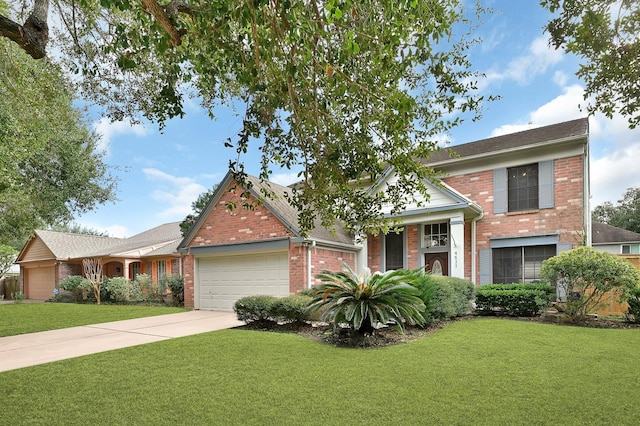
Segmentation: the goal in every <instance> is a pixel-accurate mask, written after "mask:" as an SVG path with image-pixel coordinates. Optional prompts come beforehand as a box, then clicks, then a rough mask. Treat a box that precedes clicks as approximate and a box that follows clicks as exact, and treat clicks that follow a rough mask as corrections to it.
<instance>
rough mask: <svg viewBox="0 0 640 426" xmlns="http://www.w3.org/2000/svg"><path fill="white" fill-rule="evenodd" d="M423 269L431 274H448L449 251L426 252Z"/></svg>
mask: <svg viewBox="0 0 640 426" xmlns="http://www.w3.org/2000/svg"><path fill="white" fill-rule="evenodd" d="M424 270H425V272H430V273H432V274H433V275H449V253H446V252H444V253H426V254H425V255H424Z"/></svg>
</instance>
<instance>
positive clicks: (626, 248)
mask: <svg viewBox="0 0 640 426" xmlns="http://www.w3.org/2000/svg"><path fill="white" fill-rule="evenodd" d="M622 254H640V244H623V245H622Z"/></svg>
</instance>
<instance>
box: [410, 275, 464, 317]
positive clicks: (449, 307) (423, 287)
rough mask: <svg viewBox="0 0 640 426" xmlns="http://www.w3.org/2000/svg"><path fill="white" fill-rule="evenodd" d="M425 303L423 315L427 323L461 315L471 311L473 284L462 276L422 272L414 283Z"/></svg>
mask: <svg viewBox="0 0 640 426" xmlns="http://www.w3.org/2000/svg"><path fill="white" fill-rule="evenodd" d="M414 286H416V287H417V288H418V290H419V292H420V298H421V299H422V301H423V302H424V304H425V311H424V317H425V319H426V320H427V321H428V322H429V323H435V322H438V321H442V320H445V319H450V318H456V317H461V316H464V315H467V314H468V313H469V311H471V300H473V296H474V285H473V283H472V282H471V281H467V280H464V279H462V278H455V277H445V276H439V275H431V274H422V276H421V278H420V279H419V280H417V281H416V282H415V283H414Z"/></svg>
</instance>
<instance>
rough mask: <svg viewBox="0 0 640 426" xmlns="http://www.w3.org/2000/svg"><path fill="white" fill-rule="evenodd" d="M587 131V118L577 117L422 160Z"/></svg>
mask: <svg viewBox="0 0 640 426" xmlns="http://www.w3.org/2000/svg"><path fill="white" fill-rule="evenodd" d="M588 133H589V120H588V119H587V118H579V119H577V120H572V121H566V122H564V123H558V124H552V125H550V126H544V127H538V128H535V129H531V130H524V131H521V132H516V133H510V134H508V135H502V136H496V137H493V138H488V139H481V140H478V141H475V142H469V143H465V144H460V145H454V146H452V147H451V150H452V151H454V152H455V154H453V155H452V154H451V153H450V152H449V149H442V150H440V151H438V152H434V153H433V154H432V155H431V156H430V157H429V158H427V159H425V160H423V161H424V162H425V163H426V164H432V163H440V162H443V161H447V160H453V159H456V158H467V157H475V156H479V155H486V154H489V153H495V152H499V151H509V150H514V149H518V148H523V147H527V146H531V145H537V144H546V143H550V142H554V141H560V140H563V139H570V138H576V137H580V136H584V137H586V136H587V135H588Z"/></svg>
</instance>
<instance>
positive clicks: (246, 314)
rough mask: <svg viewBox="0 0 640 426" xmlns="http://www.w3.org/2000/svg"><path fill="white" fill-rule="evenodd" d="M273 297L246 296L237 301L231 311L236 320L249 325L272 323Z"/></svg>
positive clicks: (274, 300)
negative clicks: (236, 317) (234, 314)
mask: <svg viewBox="0 0 640 426" xmlns="http://www.w3.org/2000/svg"><path fill="white" fill-rule="evenodd" d="M275 302H276V298H275V297H274V296H263V295H261V296H246V297H243V298H241V299H238V300H237V301H236V303H234V305H233V311H234V312H235V313H236V315H237V316H238V320H240V321H244V322H246V323H247V324H250V323H255V322H257V323H265V324H267V323H270V322H271V323H273V322H275V320H274V318H273V304H274V303H275Z"/></svg>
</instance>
